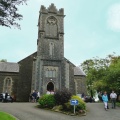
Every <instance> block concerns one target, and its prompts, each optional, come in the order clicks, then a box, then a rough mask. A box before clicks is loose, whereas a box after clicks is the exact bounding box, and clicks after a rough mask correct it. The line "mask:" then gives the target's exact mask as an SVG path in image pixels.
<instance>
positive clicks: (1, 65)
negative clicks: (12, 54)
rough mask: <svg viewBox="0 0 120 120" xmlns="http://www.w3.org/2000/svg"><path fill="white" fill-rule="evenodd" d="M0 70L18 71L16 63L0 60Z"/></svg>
mask: <svg viewBox="0 0 120 120" xmlns="http://www.w3.org/2000/svg"><path fill="white" fill-rule="evenodd" d="M0 72H19V65H18V63H10V62H0Z"/></svg>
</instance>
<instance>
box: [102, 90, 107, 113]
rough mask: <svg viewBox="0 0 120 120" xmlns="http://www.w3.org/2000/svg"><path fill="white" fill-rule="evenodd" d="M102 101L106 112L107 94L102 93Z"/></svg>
mask: <svg viewBox="0 0 120 120" xmlns="http://www.w3.org/2000/svg"><path fill="white" fill-rule="evenodd" d="M102 100H103V103H104V107H105V110H106V111H107V106H108V96H107V92H104V94H103V95H102Z"/></svg>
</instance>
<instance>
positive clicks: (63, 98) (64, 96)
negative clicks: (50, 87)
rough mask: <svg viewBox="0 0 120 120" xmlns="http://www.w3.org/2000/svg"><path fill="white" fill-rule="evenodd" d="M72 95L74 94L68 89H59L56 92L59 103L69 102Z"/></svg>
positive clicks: (57, 102)
mask: <svg viewBox="0 0 120 120" xmlns="http://www.w3.org/2000/svg"><path fill="white" fill-rule="evenodd" d="M71 96H72V94H71V93H70V92H69V91H68V90H67V89H63V90H62V91H57V92H56V93H55V94H54V97H55V101H56V104H57V105H64V103H67V102H68V101H69V100H70V98H71Z"/></svg>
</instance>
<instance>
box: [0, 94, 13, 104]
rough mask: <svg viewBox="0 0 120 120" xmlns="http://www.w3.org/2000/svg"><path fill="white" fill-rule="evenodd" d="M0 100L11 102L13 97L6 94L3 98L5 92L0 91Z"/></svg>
mask: <svg viewBox="0 0 120 120" xmlns="http://www.w3.org/2000/svg"><path fill="white" fill-rule="evenodd" d="M0 102H13V98H12V97H11V96H10V95H9V94H7V97H6V99H5V93H1V94H0Z"/></svg>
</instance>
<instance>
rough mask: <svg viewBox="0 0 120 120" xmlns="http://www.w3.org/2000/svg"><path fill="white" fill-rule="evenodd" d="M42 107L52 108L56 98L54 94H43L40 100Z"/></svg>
mask: <svg viewBox="0 0 120 120" xmlns="http://www.w3.org/2000/svg"><path fill="white" fill-rule="evenodd" d="M38 102H39V104H40V107H41V108H52V107H53V106H55V98H54V95H47V94H45V95H43V96H41V97H40V98H39V100H38Z"/></svg>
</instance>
